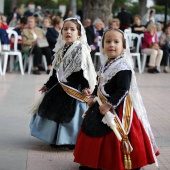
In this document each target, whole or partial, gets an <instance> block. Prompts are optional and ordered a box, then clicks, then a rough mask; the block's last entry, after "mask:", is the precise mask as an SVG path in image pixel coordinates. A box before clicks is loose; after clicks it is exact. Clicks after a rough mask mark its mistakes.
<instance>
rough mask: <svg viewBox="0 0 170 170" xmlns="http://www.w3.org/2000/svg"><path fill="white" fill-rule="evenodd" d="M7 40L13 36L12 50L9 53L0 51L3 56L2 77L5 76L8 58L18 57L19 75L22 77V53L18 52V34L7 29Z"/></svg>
mask: <svg viewBox="0 0 170 170" xmlns="http://www.w3.org/2000/svg"><path fill="white" fill-rule="evenodd" d="M7 33H8V37H9V39H10V38H11V37H12V36H14V49H13V50H10V51H2V52H0V54H2V55H3V56H4V62H3V70H2V75H5V73H6V69H7V63H8V56H18V61H19V66H20V71H21V74H22V75H24V68H23V61H22V53H21V52H20V51H19V50H18V34H17V32H15V31H13V30H11V29H7Z"/></svg>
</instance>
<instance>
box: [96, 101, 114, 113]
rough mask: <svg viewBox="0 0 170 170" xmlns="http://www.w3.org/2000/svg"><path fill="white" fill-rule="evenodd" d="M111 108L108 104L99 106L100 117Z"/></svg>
mask: <svg viewBox="0 0 170 170" xmlns="http://www.w3.org/2000/svg"><path fill="white" fill-rule="evenodd" d="M111 107H112V106H111V105H110V104H108V103H105V104H102V105H101V106H99V110H100V113H101V114H102V115H105V114H106V113H107V112H108V111H109V110H110V109H111Z"/></svg>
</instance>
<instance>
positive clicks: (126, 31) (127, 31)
mask: <svg viewBox="0 0 170 170" xmlns="http://www.w3.org/2000/svg"><path fill="white" fill-rule="evenodd" d="M131 32H132V29H131V28H130V27H129V28H127V29H125V30H124V33H125V34H126V33H131Z"/></svg>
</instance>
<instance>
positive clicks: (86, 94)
mask: <svg viewBox="0 0 170 170" xmlns="http://www.w3.org/2000/svg"><path fill="white" fill-rule="evenodd" d="M82 93H83V94H84V95H85V96H90V95H91V94H92V93H91V90H90V89H87V88H85V89H83V90H82Z"/></svg>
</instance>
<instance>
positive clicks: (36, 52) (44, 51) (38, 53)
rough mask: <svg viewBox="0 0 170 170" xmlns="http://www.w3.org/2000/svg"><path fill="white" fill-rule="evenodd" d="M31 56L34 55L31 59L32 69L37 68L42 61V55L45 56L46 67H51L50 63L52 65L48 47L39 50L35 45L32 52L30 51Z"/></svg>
mask: <svg viewBox="0 0 170 170" xmlns="http://www.w3.org/2000/svg"><path fill="white" fill-rule="evenodd" d="M32 54H34V57H33V65H34V67H38V65H39V64H40V62H41V60H42V55H45V57H46V60H47V65H48V66H49V65H51V63H52V52H51V49H50V48H49V47H43V48H40V47H38V46H37V45H35V46H34V48H33V50H32Z"/></svg>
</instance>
